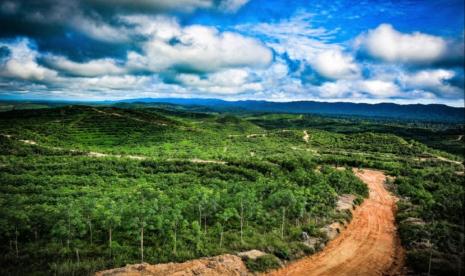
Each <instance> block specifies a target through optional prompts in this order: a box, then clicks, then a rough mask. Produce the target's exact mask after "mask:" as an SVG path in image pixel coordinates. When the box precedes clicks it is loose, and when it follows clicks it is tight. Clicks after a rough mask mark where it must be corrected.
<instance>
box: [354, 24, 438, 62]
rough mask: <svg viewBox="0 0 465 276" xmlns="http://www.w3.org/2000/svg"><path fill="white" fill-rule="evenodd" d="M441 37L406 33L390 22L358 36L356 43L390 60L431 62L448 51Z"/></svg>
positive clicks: (370, 52) (378, 56)
mask: <svg viewBox="0 0 465 276" xmlns="http://www.w3.org/2000/svg"><path fill="white" fill-rule="evenodd" d="M446 44H447V43H446V41H445V40H444V39H442V38H441V37H437V36H432V35H428V34H423V33H420V32H414V33H411V34H404V33H401V32H399V31H397V30H395V29H394V28H393V27H392V26H391V25H389V24H381V25H380V26H378V27H377V28H376V29H374V30H370V31H368V32H367V33H366V34H363V35H361V36H359V37H358V38H357V41H356V45H357V46H358V47H361V48H363V49H364V50H365V51H366V52H367V53H368V54H369V55H371V56H372V57H374V58H378V59H381V60H384V61H388V62H406V63H431V62H435V61H438V60H439V59H440V58H441V57H442V56H443V55H444V53H445V51H446V46H447V45H446Z"/></svg>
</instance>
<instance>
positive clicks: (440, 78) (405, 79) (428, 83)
mask: <svg viewBox="0 0 465 276" xmlns="http://www.w3.org/2000/svg"><path fill="white" fill-rule="evenodd" d="M455 76H456V73H455V72H454V71H452V70H444V69H430V70H422V71H419V72H416V73H413V74H402V75H401V76H400V77H399V82H400V83H401V84H402V85H404V86H405V87H406V88H407V89H414V90H423V91H427V92H430V93H433V94H436V95H439V96H442V97H446V98H447V97H457V96H460V95H462V96H463V90H462V89H461V88H459V87H456V86H453V85H451V84H449V81H450V80H451V79H453V78H454V77H455Z"/></svg>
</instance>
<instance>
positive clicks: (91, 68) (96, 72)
mask: <svg viewBox="0 0 465 276" xmlns="http://www.w3.org/2000/svg"><path fill="white" fill-rule="evenodd" d="M46 60H47V62H48V64H49V65H50V66H51V67H53V68H55V69H57V70H59V71H62V72H66V73H67V74H69V75H73V76H83V77H92V76H102V75H118V74H123V73H124V72H125V71H126V70H125V69H124V68H122V67H120V66H118V65H117V64H116V62H115V60H113V59H110V58H105V59H94V60H90V61H88V62H83V63H79V62H74V61H71V60H69V59H67V58H65V57H62V56H53V55H49V56H47V58H46Z"/></svg>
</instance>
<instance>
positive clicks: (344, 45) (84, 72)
mask: <svg viewBox="0 0 465 276" xmlns="http://www.w3.org/2000/svg"><path fill="white" fill-rule="evenodd" d="M464 79H465V78H464V1H463V0H440V1H439V0H428V1H424V0H415V1H413V0H405V1H403V0H395V1H394V0H393V1H389V0H384V1H381V0H380V1H367V0H360V1H339V0H332V1H330V0H328V1H316V0H312V1H310V0H307V1H300V0H288V1H275V0H139V1H136V0H0V99H40V100H83V101H87V100H119V99H133V98H148V97H150V98H168V97H176V98H220V99H225V100H245V99H249V100H268V101H297V100H316V101H327V102H335V101H337V102H365V103H378V102H393V103H400V104H413V103H423V104H430V103H435V104H447V105H451V106H462V107H463V106H464Z"/></svg>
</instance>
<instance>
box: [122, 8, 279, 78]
mask: <svg viewBox="0 0 465 276" xmlns="http://www.w3.org/2000/svg"><path fill="white" fill-rule="evenodd" d="M125 20H126V21H127V22H128V23H131V24H135V25H136V30H137V29H140V30H142V31H141V33H142V34H144V35H145V36H146V38H147V40H146V41H145V42H143V43H142V44H141V48H142V52H143V53H142V55H140V54H138V53H135V52H130V53H129V54H128V66H129V67H132V68H135V69H141V70H142V69H148V70H150V71H153V72H162V71H165V70H175V71H180V72H215V71H219V70H222V69H227V68H238V67H253V68H261V67H265V66H267V65H269V64H270V62H271V60H272V52H271V51H270V50H269V49H268V48H267V47H265V46H264V45H263V44H262V43H261V42H260V41H258V40H256V39H253V38H250V37H246V36H243V35H240V34H237V33H234V32H220V31H218V30H217V29H216V28H214V27H206V26H202V25H191V26H187V27H181V26H180V24H179V23H178V22H177V21H176V20H174V19H173V18H167V17H156V18H150V17H140V16H137V17H126V18H125Z"/></svg>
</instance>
